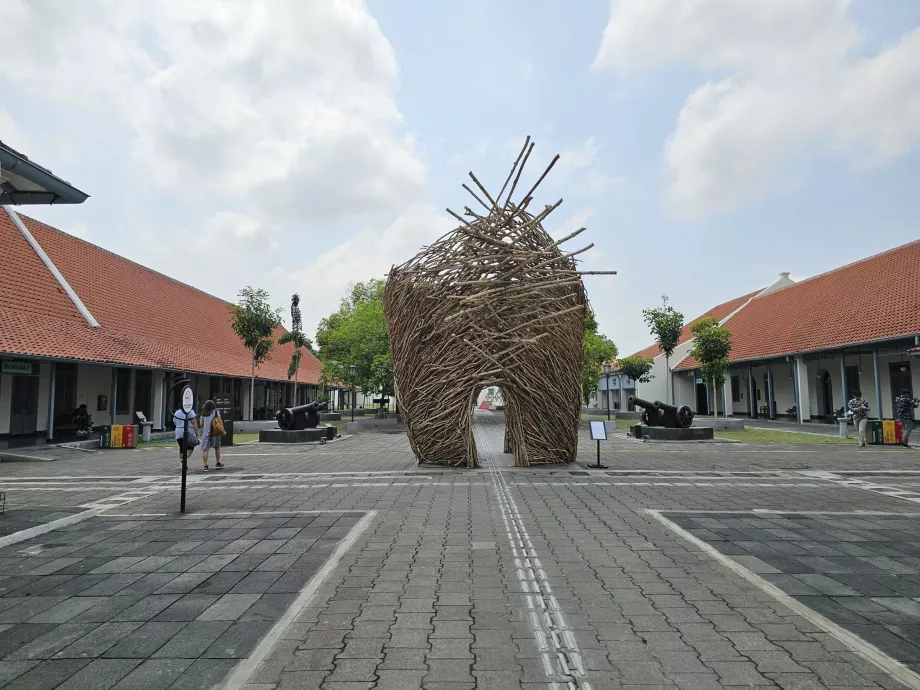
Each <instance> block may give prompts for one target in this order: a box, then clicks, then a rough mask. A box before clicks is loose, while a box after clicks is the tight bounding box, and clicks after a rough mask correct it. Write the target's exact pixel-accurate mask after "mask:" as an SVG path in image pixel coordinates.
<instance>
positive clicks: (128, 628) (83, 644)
mask: <svg viewBox="0 0 920 690" xmlns="http://www.w3.org/2000/svg"><path fill="white" fill-rule="evenodd" d="M140 626H141V624H140V623H103V624H101V625H99V626H98V627H96V628H94V629H93V630H92V631H90V632H89V633H87V634H86V635H84V636H83V637H81V638H80V639H78V640H77V641H76V642H74V643H72V644H70V645H68V646H66V647H64V649H62V650H61V651H59V652H58V653H57V654H55V655H54V658H55V659H88V658H95V657H98V656H102V654H104V653H105V652H106V651H107V650H108V649H109V648H111V647H114V646H115V645H116V644H118V643H119V642H120V641H121V640H122V639H124V638H125V637H127V636H128V635H130V634H131V633H132V632H134V631H135V630H137V629H138V628H139V627H140Z"/></svg>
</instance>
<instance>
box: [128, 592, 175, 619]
mask: <svg viewBox="0 0 920 690" xmlns="http://www.w3.org/2000/svg"><path fill="white" fill-rule="evenodd" d="M180 597H181V595H179V594H151V595H149V596H145V597H143V598H142V599H140V600H139V601H138V602H137V603H136V604H134V605H133V606H130V607H129V608H126V609H125V610H124V611H122V612H120V613H117V614H115V615H114V616H112V620H113V621H140V622H146V621H149V620H150V619H151V618H153V617H154V616H156V615H158V614H159V613H161V612H162V611H163V610H165V609H167V608H168V607H169V606H171V605H172V604H174V603H175V602H176V601H178V600H179V599H180Z"/></svg>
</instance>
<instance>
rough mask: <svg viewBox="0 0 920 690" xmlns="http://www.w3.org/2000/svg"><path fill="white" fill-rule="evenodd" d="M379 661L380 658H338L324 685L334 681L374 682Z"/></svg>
mask: <svg viewBox="0 0 920 690" xmlns="http://www.w3.org/2000/svg"><path fill="white" fill-rule="evenodd" d="M379 663H380V661H379V660H378V659H336V661H335V665H334V669H333V671H332V673H331V674H330V675H329V677H328V679H327V681H326V683H324V685H325V684H328V683H334V682H365V683H373V682H374V681H375V680H376V672H375V671H376V668H377V665H378V664H379Z"/></svg>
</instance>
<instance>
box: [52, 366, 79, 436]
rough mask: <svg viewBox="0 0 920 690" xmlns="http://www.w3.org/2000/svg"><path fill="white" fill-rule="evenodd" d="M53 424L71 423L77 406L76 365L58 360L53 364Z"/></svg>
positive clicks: (56, 426) (58, 426) (58, 425)
mask: <svg viewBox="0 0 920 690" xmlns="http://www.w3.org/2000/svg"><path fill="white" fill-rule="evenodd" d="M54 377H55V378H54V426H55V428H56V429H57V428H60V427H62V426H65V425H68V424H70V423H71V419H72V418H73V411H74V410H75V409H76V408H77V365H76V364H67V363H64V362H58V363H56V364H55V365H54Z"/></svg>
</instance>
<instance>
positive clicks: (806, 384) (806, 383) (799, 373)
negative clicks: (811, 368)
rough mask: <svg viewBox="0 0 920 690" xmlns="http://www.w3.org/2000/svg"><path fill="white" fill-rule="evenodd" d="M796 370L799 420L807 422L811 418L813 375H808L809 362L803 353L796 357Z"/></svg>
mask: <svg viewBox="0 0 920 690" xmlns="http://www.w3.org/2000/svg"><path fill="white" fill-rule="evenodd" d="M795 370H796V384H797V385H798V397H799V420H800V421H802V422H807V421H809V420H810V419H811V377H810V376H809V375H808V364H807V363H806V362H805V358H804V357H802V356H801V355H800V356H798V357H796V358H795Z"/></svg>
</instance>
